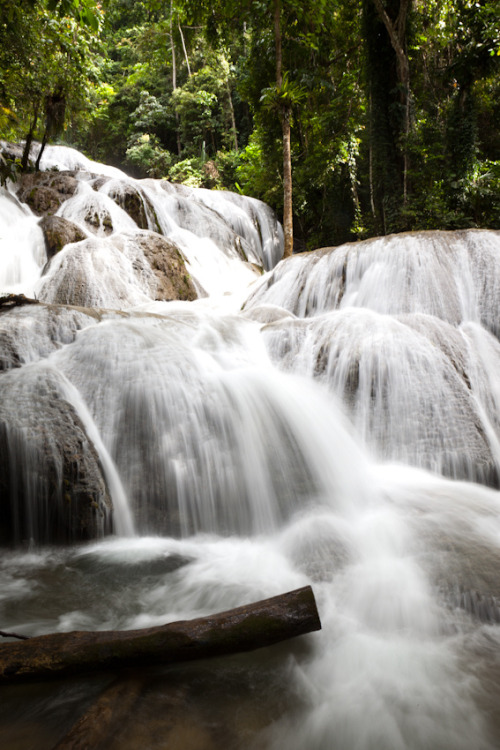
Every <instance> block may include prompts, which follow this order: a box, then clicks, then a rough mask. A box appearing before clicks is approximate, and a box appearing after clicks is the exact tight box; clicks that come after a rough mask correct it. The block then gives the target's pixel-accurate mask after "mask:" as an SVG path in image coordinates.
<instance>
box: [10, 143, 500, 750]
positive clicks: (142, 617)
mask: <svg viewBox="0 0 500 750" xmlns="http://www.w3.org/2000/svg"><path fill="white" fill-rule="evenodd" d="M42 166H43V167H44V168H45V169H49V168H54V167H56V166H57V167H58V168H59V169H60V170H76V169H79V170H80V171H79V172H77V173H75V174H76V179H77V183H78V184H77V185H76V188H75V190H74V192H73V194H72V195H71V196H70V197H68V198H67V199H66V200H64V201H63V202H62V203H61V205H60V207H59V208H58V209H57V212H56V216H60V217H61V218H64V219H65V220H66V221H67V222H71V223H72V225H75V226H76V227H77V228H78V230H79V231H80V232H81V233H82V235H81V236H82V237H83V239H82V238H80V239H78V240H77V241H74V242H71V243H70V244H68V245H66V246H65V247H64V249H62V250H60V251H59V252H58V253H57V254H56V255H54V257H53V258H52V259H51V260H50V263H49V264H48V265H45V264H46V255H45V245H44V236H43V233H42V229H41V228H40V226H39V224H38V217H36V216H34V215H33V214H32V212H31V210H30V209H29V208H28V207H27V206H26V205H25V204H23V203H21V202H19V200H18V199H17V198H16V197H15V194H14V188H15V186H14V187H11V190H10V192H7V191H3V192H2V194H1V195H0V243H1V245H0V293H2V292H16V293H19V292H21V291H22V292H25V293H26V294H28V295H30V296H33V295H35V296H36V298H37V299H39V300H40V301H41V302H42V303H44V304H39V305H25V306H21V307H16V308H14V309H11V310H8V311H3V312H0V365H1V367H0V370H1V372H0V438H2V439H3V440H4V441H6V444H7V445H8V469H5V467H4V470H3V474H2V475H1V476H0V489H1V488H2V487H4V488H5V487H8V488H9V493H10V494H9V497H1V498H0V502H1V503H2V504H3V507H6V506H7V505H8V504H9V502H10V503H11V505H12V507H11V509H10V511H9V513H8V514H7V515H5V514H4V516H5V517H6V518H8V523H9V524H10V527H9V528H10V533H11V536H10V538H9V540H8V541H9V542H14V544H8V545H7V544H6V546H5V547H4V549H3V551H2V554H1V556H0V629H2V630H7V631H15V632H20V633H25V634H26V635H33V634H41V633H47V632H55V631H70V630H96V629H128V628H140V627H145V626H148V625H156V624H162V623H165V622H169V621H175V620H178V619H187V618H192V617H197V616H201V615H203V614H208V613H212V612H217V611H223V610H225V609H229V608H231V607H235V606H238V605H240V604H244V603H248V602H251V601H256V600H259V599H262V598H265V597H268V596H272V595H274V594H279V593H282V592H285V591H288V590H291V589H294V588H297V587H299V586H303V585H306V584H308V583H309V584H311V585H312V586H313V589H314V592H315V595H316V599H317V602H318V608H319V611H320V616H321V620H322V626H323V629H322V630H321V631H320V632H318V633H315V634H311V635H309V636H305V637H303V638H301V639H298V640H297V641H295V642H289V643H287V644H283V645H280V646H277V647H274V648H269V649H264V650H261V651H259V652H254V653H252V654H246V655H241V656H235V657H227V658H224V659H222V658H221V659H216V660H213V661H206V662H202V663H200V664H192V665H190V666H186V667H175V668H173V667H172V668H164V669H159V668H158V669H156V670H151V671H150V672H149V673H148V674H147V677H146V678H145V683H144V688H143V690H142V692H141V693H140V695H139V696H138V697H137V700H136V702H135V704H134V707H133V711H131V713H130V717H129V719H128V721H126V722H125V724H124V725H123V726H121V727H119V728H117V730H116V736H115V738H114V740H113V741H112V742H111V743H109V742H108V744H107V748H109V750H118V749H119V750H136V749H137V748H144V750H146V749H151V750H156V749H158V750H159V749H160V748H168V750H176V749H177V748H179V749H180V750H212V749H215V748H220V747H221V746H225V747H227V748H228V750H243V749H244V750H247V749H250V750H252V749H255V750H257V749H258V750H283V749H284V748H286V749H287V750H494V749H495V748H500V715H499V712H498V705H499V703H500V627H499V623H500V610H499V609H498V606H497V605H498V602H500V577H499V573H498V571H499V570H500V497H499V492H498V489H497V488H498V486H499V484H500V375H499V373H500V343H499V340H498V337H499V335H500V318H499V302H500V233H497V232H491V231H479V230H470V231H467V232H457V233H440V232H428V233H422V234H418V235H400V236H397V235H395V236H392V237H389V238H383V239H377V240H372V241H369V242H363V243H358V244H354V245H346V246H343V247H341V248H338V249H337V250H335V251H331V250H330V251H329V250H322V251H317V252H316V253H312V254H304V255H299V256H295V257H293V258H292V259H289V260H287V261H285V262H282V263H278V260H279V257H280V255H281V252H282V235H281V230H280V228H279V226H278V225H277V224H276V222H275V220H274V217H273V215H272V213H271V212H270V211H269V209H267V207H265V206H264V205H263V204H261V203H259V202H258V201H253V200H251V199H246V198H244V197H242V196H237V195H231V194H227V193H217V192H210V191H204V190H202V191H197V190H194V189H188V188H179V187H175V186H172V185H168V184H167V183H160V182H159V181H153V180H143V181H133V180H130V179H129V178H127V177H126V176H125V175H124V174H122V173H121V172H119V171H118V170H114V169H112V168H109V167H104V166H103V165H97V164H94V163H92V162H88V160H86V159H85V158H84V157H82V156H81V155H80V154H78V153H77V152H74V151H71V150H70V149H63V148H57V147H53V148H49V149H47V156H46V157H45V163H44V164H43V165H42ZM54 174H57V173H56V172H54ZM130 191H132V192H133V193H134V195H135V196H139V197H140V205H141V206H142V207H143V210H142V209H141V210H142V214H141V216H142V220H141V222H142V223H141V225H138V223H137V216H136V218H135V219H134V218H132V216H131V214H130V213H128V212H127V211H126V210H125V208H124V206H125V207H127V205H128V204H127V202H126V200H125V198H124V197H123V196H125V195H129V194H130ZM158 235H162V236H163V237H165V238H167V239H168V240H169V241H171V242H172V243H175V247H176V248H178V250H179V252H180V254H181V255H182V257H183V259H184V261H185V264H186V269H187V272H188V275H189V279H190V280H191V281H192V284H193V288H194V289H195V290H196V296H197V297H198V299H196V300H192V301H186V300H184V301H183V300H182V299H181V300H176V301H167V300H166V298H163V301H161V298H159V297H158V281H157V276H155V273H154V264H153V263H152V262H151V261H150V258H149V256H148V255H147V253H146V251H145V249H144V248H145V246H146V244H147V243H150V242H151V241H152V238H155V237H156V238H157V236H158ZM155 241H158V240H157V239H156V240H155ZM257 267H261V269H263V270H264V274H263V275H262V276H259V273H258V271H256V268H257ZM186 283H187V282H186ZM159 300H160V301H159ZM67 435H69V436H70V437H69V438H68V437H67ZM68 441H69V443H68ZM68 444H69V446H70V447H68ZM82 445H83V446H84V447H83V449H82V448H81V446H82ZM75 446H80V448H79V449H78V450H83V451H84V452H87V453H88V455H89V464H88V466H90V464H91V467H90V468H88V466H87V468H86V471H88V476H86V479H88V481H90V479H89V477H92V478H93V479H92V481H94V482H95V486H96V487H97V489H96V490H95V492H96V497H97V495H99V500H98V501H97V502H96V503H95V506H96V508H98V511H99V512H96V513H95V518H94V520H93V521H92V524H93V525H92V529H93V531H92V534H89V536H93V537H94V539H92V540H91V541H88V542H86V543H82V542H81V541H79V542H77V543H74V544H69V545H68V544H57V545H55V544H53V543H47V540H49V541H50V542H52V541H54V542H55V541H60V537H61V535H62V534H63V531H62V530H56V531H54V528H56V525H57V524H63V522H64V524H66V525H65V526H64V529H65V531H64V533H65V534H66V535H67V534H69V536H71V534H74V535H76V534H77V533H78V529H77V526H78V523H80V521H79V520H78V519H76V517H75V515H74V512H73V510H71V509H70V510H68V509H67V507H66V506H69V505H71V502H70V501H71V496H70V495H69V493H66V494H64V493H63V494H61V496H60V497H59V496H58V497H57V502H56V500H54V497H55V495H54V490H53V489H51V487H52V485H53V483H54V481H55V480H54V477H56V478H57V477H58V478H59V480H61V477H62V476H63V475H64V471H65V470H66V469H65V468H64V467H65V461H67V453H68V451H73V450H74V451H76V450H77V448H75ZM4 455H7V454H6V453H5V452H4ZM4 460H6V461H7V459H5V458H4ZM48 467H50V469H49V468H48ZM79 471H80V475H81V470H79ZM9 472H10V474H9V476H8V477H7V479H6V478H5V476H6V474H8V473H9ZM79 479H82V477H81V476H80V477H79ZM2 481H3V482H4V484H3V485H2ZM82 481H83V480H82ZM82 492H83V490H82ZM109 497H110V498H111V501H112V506H113V510H111V509H110V505H109V502H108V501H107V500H106V498H109ZM57 503H59V505H60V507H61V508H63V510H64V512H63V510H60V511H59V516H58V519H59V520H58V521H57V524H56V522H55V521H54V520H53V519H54V516H53V512H54V511H53V507H52V506H55V505H56V504H57ZM65 504H66V505H65ZM14 506H15V507H14ZM58 507H59V506H58ZM64 508H65V509H64ZM72 514H73V515H72ZM2 518H3V521H4V522H5V518H4V517H3V516H2V513H1V512H0V521H2ZM96 519H97V520H96ZM54 524H56V525H54ZM57 529H59V527H57ZM61 529H62V527H61ZM68 529H70V532H68ZM110 532H112V533H110ZM0 538H1V535H0ZM61 538H62V537H61ZM75 538H76V537H75ZM110 680H111V677H110V676H108V675H96V676H95V677H92V678H88V679H79V680H77V679H74V680H67V681H65V682H63V683H61V684H55V683H54V684H50V685H47V684H43V683H42V684H40V683H34V684H32V685H29V686H16V687H2V688H1V689H0V690H1V700H0V746H1V747H2V748H5V750H30V749H32V750H51V748H53V747H54V746H55V745H56V744H57V742H58V741H59V740H60V739H61V737H63V736H64V734H65V733H66V732H67V731H68V729H69V728H70V727H71V726H72V725H73V724H74V722H75V721H76V720H77V719H78V717H79V716H80V715H81V713H82V712H83V711H84V710H85V709H86V707H87V706H88V705H90V704H91V703H92V701H93V700H94V699H95V697H96V696H97V695H98V694H99V693H100V692H101V691H102V689H103V687H104V686H105V685H106V684H107V683H108V682H109V681H110Z"/></svg>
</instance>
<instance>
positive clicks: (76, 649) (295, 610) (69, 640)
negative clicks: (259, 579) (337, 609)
mask: <svg viewBox="0 0 500 750" xmlns="http://www.w3.org/2000/svg"><path fill="white" fill-rule="evenodd" d="M320 629H321V622H320V619H319V616H318V611H317V609H316V602H315V599H314V594H313V591H312V589H311V587H310V586H305V587H304V588H301V589H296V590H295V591H290V592H288V593H286V594H280V595H279V596H274V597H272V598H271V599H264V600H262V601H260V602H256V603H254V604H248V605H245V606H243V607H237V608H236V609H232V610H229V611H227V612H221V613H219V614H215V615H209V616H208V617H200V618H199V619H196V620H183V621H180V622H173V623H169V624H168V625H163V626H160V627H154V628H145V629H143V630H123V631H119V630H108V631H99V632H95V633H91V632H86V631H82V632H78V631H75V632H73V633H51V634H49V635H42V636H37V637H34V638H30V639H29V640H27V641H22V642H20V643H4V644H0V683H6V682H20V681H23V680H28V679H33V678H34V679H37V678H41V679H47V678H50V677H64V676H67V675H73V674H76V673H78V672H85V671H93V670H94V671H95V670H103V669H115V668H120V667H131V666H135V665H140V666H144V665H146V664H159V663H163V664H169V663H174V662H180V661H190V660H192V659H203V658H207V657H210V656H221V655H225V654H233V653H238V652H242V651H253V650H254V649H257V648H262V647H263V646H271V645H272V644H274V643H279V642H280V641H284V640H287V639H288V638H294V637H295V636H298V635H303V634H305V633H310V632H312V631H314V630H320Z"/></svg>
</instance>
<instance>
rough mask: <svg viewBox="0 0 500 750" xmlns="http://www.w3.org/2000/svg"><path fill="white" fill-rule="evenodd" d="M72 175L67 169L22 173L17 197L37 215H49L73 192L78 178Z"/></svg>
mask: <svg viewBox="0 0 500 750" xmlns="http://www.w3.org/2000/svg"><path fill="white" fill-rule="evenodd" d="M74 175H75V173H74V172H69V171H68V172H35V173H30V174H24V175H22V176H21V177H20V179H19V182H18V188H17V191H16V192H17V197H18V198H19V200H20V201H22V202H23V203H27V204H28V206H29V207H30V208H31V210H32V211H33V213H35V214H37V216H45V215H49V216H51V215H53V214H55V213H56V211H57V209H58V208H59V206H60V205H61V204H62V203H64V201H66V200H68V198H71V196H72V195H74V194H75V192H76V189H77V186H78V180H77V179H76V178H75V176H74Z"/></svg>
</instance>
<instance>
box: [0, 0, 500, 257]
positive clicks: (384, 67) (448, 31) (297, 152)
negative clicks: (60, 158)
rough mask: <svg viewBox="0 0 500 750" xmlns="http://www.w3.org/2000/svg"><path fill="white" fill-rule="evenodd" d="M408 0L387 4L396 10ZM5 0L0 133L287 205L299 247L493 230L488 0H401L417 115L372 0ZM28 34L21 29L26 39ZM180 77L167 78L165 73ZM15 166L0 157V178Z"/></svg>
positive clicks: (498, 112)
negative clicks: (277, 32) (287, 145)
mask: <svg viewBox="0 0 500 750" xmlns="http://www.w3.org/2000/svg"><path fill="white" fill-rule="evenodd" d="M401 1H402V0H383V2H384V7H385V8H386V10H387V12H388V14H389V16H390V18H392V19H393V20H394V19H395V18H396V16H397V13H398V10H399V8H400V6H401ZM102 3H103V7H101V6H100V5H99V4H98V3H97V1H96V0H19V1H18V2H17V3H14V2H10V0H9V1H8V2H7V0H0V6H1V10H2V18H1V21H0V137H2V138H4V139H9V140H20V139H25V138H26V137H27V136H29V137H34V138H37V139H41V138H42V137H43V136H44V134H46V135H47V136H48V137H50V138H52V139H54V138H61V137H63V138H64V139H65V141H66V142H68V143H70V144H73V145H75V146H77V147H79V148H81V149H82V150H84V151H85V152H86V153H88V154H89V155H90V156H91V157H93V158H96V159H99V160H102V161H106V162H109V163H112V164H115V165H117V166H121V167H122V168H125V169H129V170H130V171H131V172H132V173H133V174H135V175H137V176H154V177H167V178H168V179H171V180H175V181H180V182H184V183H186V184H189V185H199V186H204V187H211V188H227V189H233V190H237V191H240V192H244V193H246V194H249V195H253V196H256V197H258V198H261V199H262V200H265V201H266V202H267V203H269V204H270V205H271V206H272V207H273V208H275V209H276V211H277V212H278V214H279V213H280V212H281V211H282V209H283V179H282V171H283V164H282V143H283V140H282V127H281V123H282V118H283V117H284V116H286V117H287V118H288V117H289V118H290V122H291V126H292V127H291V162H292V173H293V204H294V225H295V236H296V247H297V248H298V249H310V248H313V247H315V246H318V245H331V244H338V243H340V242H343V241H345V240H349V239H356V238H357V237H366V236H370V235H372V234H377V233H380V232H390V231H401V230H405V229H420V228H435V227H441V228H456V227H465V226H492V227H496V228H498V227H499V224H500V221H499V214H500V207H499V200H500V199H499V193H500V183H499V163H500V128H499V127H498V123H499V122H500V76H499V75H498V73H499V65H500V30H499V29H500V27H499V24H498V3H497V0H458V2H455V3H451V2H450V0H446V1H445V2H441V1H439V2H438V0H426V2H425V3H420V2H419V3H417V2H413V3H410V5H409V7H410V13H409V16H408V19H407V21H408V22H407V26H406V28H405V32H404V39H403V41H404V45H405V50H406V54H407V60H408V64H409V82H410V88H411V118H410V127H409V128H406V129H405V108H404V106H403V104H402V102H403V98H404V97H403V93H404V92H403V91H402V89H401V82H400V78H398V67H397V64H398V61H397V57H396V55H395V51H394V48H393V46H392V44H391V41H390V38H389V36H388V34H387V32H386V29H385V26H384V23H383V22H382V20H381V18H380V15H378V14H377V9H376V5H375V2H374V0H354V2H352V3H343V2H341V1H340V0H330V1H329V2H328V3H327V2H326V0H306V1H305V2H299V0H280V25H281V32H282V65H283V73H284V75H283V83H282V85H281V86H280V87H279V88H277V86H276V56H275V52H276V50H275V40H274V25H273V24H274V15H273V14H274V8H275V3H274V0H273V1H272V2H271V0H258V1H257V0H240V1H239V2H237V1H236V0H196V1H195V0H172V2H170V0H169V1H168V2H164V0H161V1H160V0H102ZM20 39H22V41H23V43H22V44H19V40H20ZM174 84H175V85H174ZM18 169H19V165H18V164H16V162H15V160H14V161H9V160H8V159H7V160H4V161H2V162H0V181H2V182H4V181H5V180H6V179H7V178H10V179H13V178H15V176H16V173H17V170H18Z"/></svg>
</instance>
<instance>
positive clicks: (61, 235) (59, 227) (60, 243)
mask: <svg viewBox="0 0 500 750" xmlns="http://www.w3.org/2000/svg"><path fill="white" fill-rule="evenodd" d="M39 223H40V226H41V228H42V231H43V236H44V238H45V247H46V248H47V258H48V259H49V260H50V258H52V257H53V256H54V255H55V254H56V253H58V252H59V250H62V249H63V247H64V246H65V245H69V243H70V242H80V240H84V239H85V237H86V235H85V232H84V231H83V230H82V229H80V227H79V226H78V225H77V224H74V223H73V222H72V221H69V220H68V219H64V218H63V217H62V216H44V217H43V219H41V220H40V222H39Z"/></svg>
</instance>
